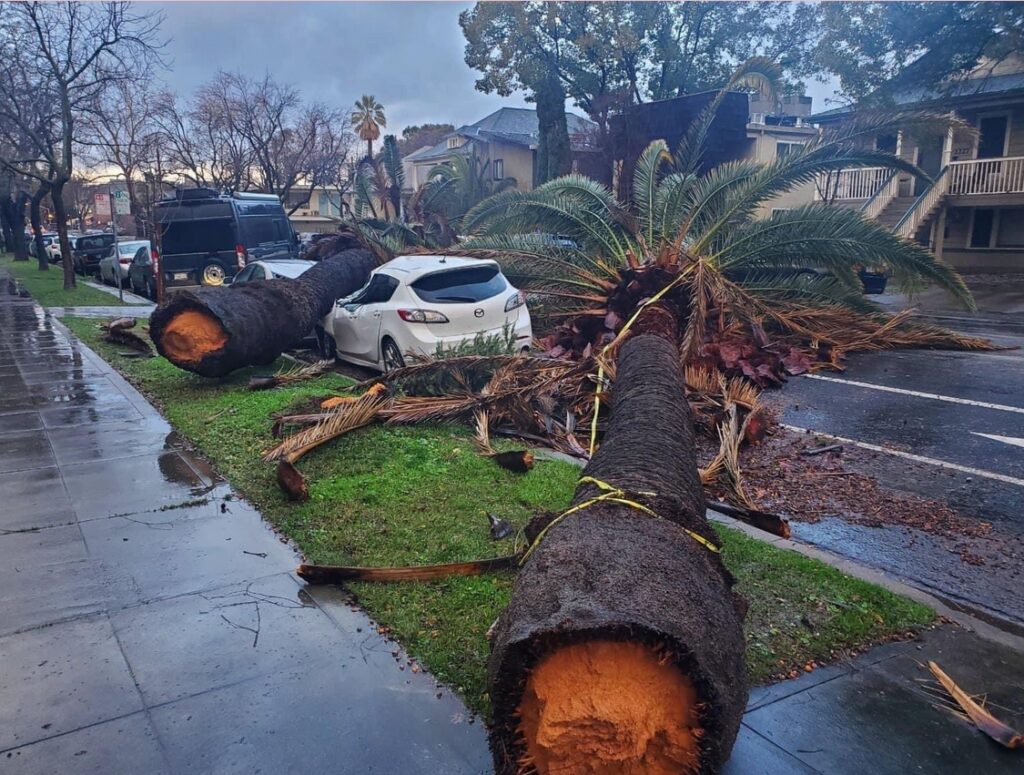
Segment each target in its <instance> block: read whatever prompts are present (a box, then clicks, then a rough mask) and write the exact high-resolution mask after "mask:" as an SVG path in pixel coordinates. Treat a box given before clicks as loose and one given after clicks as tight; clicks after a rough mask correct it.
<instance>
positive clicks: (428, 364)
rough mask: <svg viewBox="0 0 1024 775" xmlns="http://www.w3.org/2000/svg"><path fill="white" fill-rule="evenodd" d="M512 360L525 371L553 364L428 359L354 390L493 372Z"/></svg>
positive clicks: (519, 359) (497, 358)
mask: <svg viewBox="0 0 1024 775" xmlns="http://www.w3.org/2000/svg"><path fill="white" fill-rule="evenodd" d="M510 360H515V361H516V365H517V367H519V368H523V369H531V368H543V367H545V366H550V365H551V363H552V359H551V358H535V357H532V356H529V355H460V356H458V357H455V358H444V359H440V360H438V359H426V360H424V361H423V362H422V363H414V364H412V365H410V366H405V367H403V368H401V369H392V370H391V371H389V372H387V373H386V374H381V375H380V376H378V377H373V378H372V379H368V380H364V381H363V382H359V383H357V384H356V385H354V386H353V387H352V389H353V390H363V389H366V388H369V387H370V386H372V385H376V384H381V383H394V382H402V381H404V380H408V379H412V378H414V377H426V376H430V375H431V374H435V373H445V374H449V373H451V372H452V371H453V370H455V369H460V370H464V371H486V372H493V371H496V370H497V369H498V368H499V367H501V366H503V365H505V364H506V363H508V362H509V361H510Z"/></svg>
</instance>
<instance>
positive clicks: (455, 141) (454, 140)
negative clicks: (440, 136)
mask: <svg viewBox="0 0 1024 775" xmlns="http://www.w3.org/2000/svg"><path fill="white" fill-rule="evenodd" d="M460 140H461V138H460V137H458V136H457V135H456V136H455V137H449V138H448V149H449V150H452V151H454V150H455V149H456V148H458V147H459V146H460V145H462V143H461V142H460Z"/></svg>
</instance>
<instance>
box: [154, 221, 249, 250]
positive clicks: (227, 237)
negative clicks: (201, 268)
mask: <svg viewBox="0 0 1024 775" xmlns="http://www.w3.org/2000/svg"><path fill="white" fill-rule="evenodd" d="M162 236H163V239H162V242H161V246H162V247H163V253H164V255H165V256H170V255H180V254H183V253H204V254H205V253H216V252H218V251H222V250H228V251H230V250H234V249H235V245H236V244H237V243H236V242H235V228H234V223H233V222H232V221H231V220H230V219H228V218H224V219H220V218H218V219H216V220H209V221H171V222H170V223H165V224H164V231H163V235H162Z"/></svg>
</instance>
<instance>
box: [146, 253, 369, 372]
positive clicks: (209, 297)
mask: <svg viewBox="0 0 1024 775" xmlns="http://www.w3.org/2000/svg"><path fill="white" fill-rule="evenodd" d="M375 265H376V261H375V259H374V257H373V254H372V253H370V252H369V251H367V250H347V251H345V252H343V253H339V254H338V255H336V256H333V257H331V258H328V259H325V260H323V261H321V262H320V263H319V264H317V265H316V266H314V267H312V268H311V269H309V270H308V271H307V272H305V273H304V274H303V275H302V276H301V277H299V278H298V279H297V280H286V279H282V280H257V281H255V282H249V283H242V284H241V285H235V286H232V285H228V286H223V287H218V288H200V289H198V290H195V291H179V292H178V293H175V294H174V295H172V296H170V297H169V298H168V299H167V300H166V301H165V302H164V303H163V304H161V305H160V306H159V307H158V308H157V309H156V310H155V311H154V312H153V315H152V316H151V317H150V321H149V335H150V336H151V337H152V339H153V342H154V343H155V344H156V348H157V350H158V351H159V352H160V354H161V355H163V356H164V357H165V358H167V360H169V361H170V362H171V363H173V364H174V365H175V366H177V367H178V368H181V369H185V370H187V371H192V372H195V373H196V374H201V375H202V376H204V377H222V376H224V375H225V374H228V373H230V372H232V371H234V370H235V369H240V368H242V367H244V366H258V365H264V364H268V363H271V362H272V361H273V360H274V359H275V358H277V356H279V355H280V354H281V353H282V352H284V351H285V350H286V349H287V348H288V347H290V346H292V345H293V344H295V343H297V342H298V341H300V340H301V339H302V338H303V337H304V336H306V334H308V333H309V332H310V331H311V330H312V329H313V327H314V326H315V325H316V324H317V322H318V321H319V320H320V318H322V317H323V316H324V315H326V314H327V313H328V312H329V311H330V310H331V308H332V307H333V305H334V302H335V300H337V299H339V298H341V297H342V296H347V295H348V294H350V293H352V292H353V291H356V290H358V289H359V288H360V287H362V286H363V285H365V284H366V281H367V279H368V278H369V276H370V271H371V270H372V269H373V268H374V266H375Z"/></svg>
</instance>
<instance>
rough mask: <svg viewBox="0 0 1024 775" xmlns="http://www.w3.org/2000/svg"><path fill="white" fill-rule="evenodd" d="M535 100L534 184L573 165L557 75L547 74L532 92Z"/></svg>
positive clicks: (545, 180) (565, 171)
mask: <svg viewBox="0 0 1024 775" xmlns="http://www.w3.org/2000/svg"><path fill="white" fill-rule="evenodd" d="M534 99H535V100H536V103H537V129H538V132H539V140H538V143H537V181H536V183H537V185H539V184H541V183H545V182H547V181H549V180H551V179H552V178H557V177H559V176H560V175H565V174H567V173H568V172H569V171H570V170H571V169H572V152H571V149H570V146H569V129H568V123H567V120H566V117H565V89H563V88H562V84H561V82H560V81H559V80H558V76H557V75H553V76H550V77H548V78H547V79H546V80H545V81H544V82H543V84H542V85H541V86H539V87H538V88H537V90H536V92H535V94H534Z"/></svg>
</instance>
